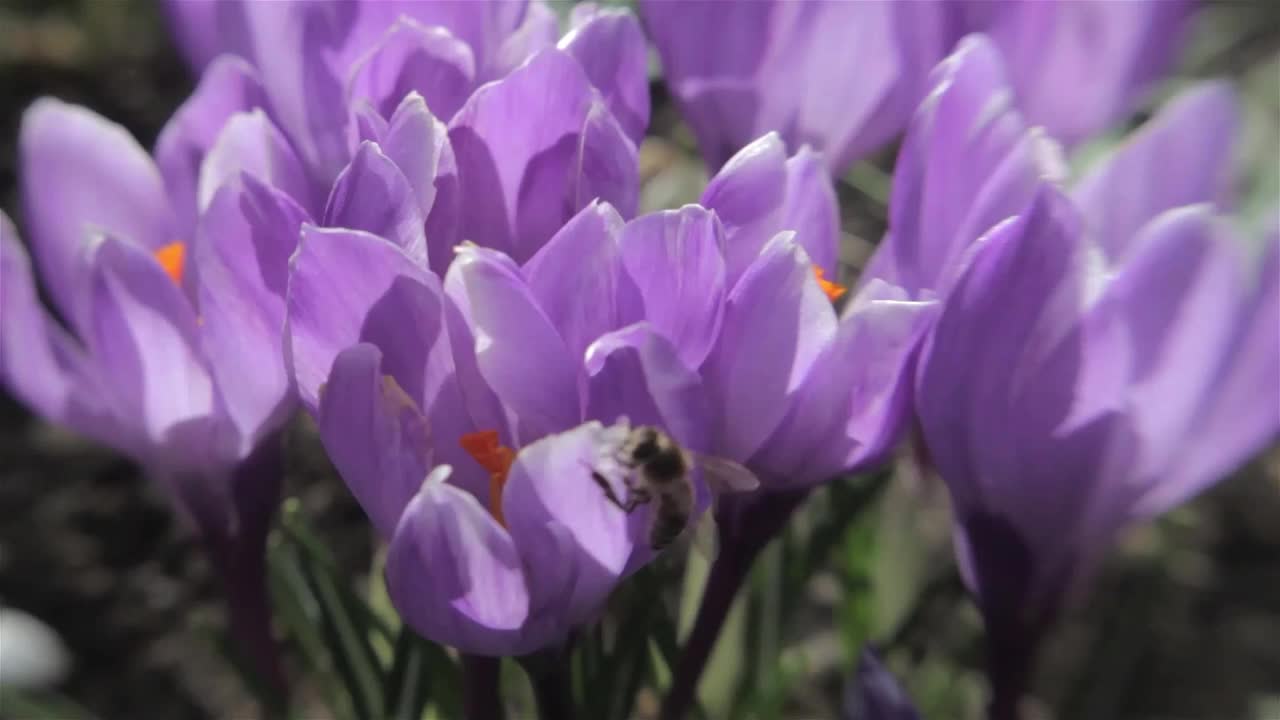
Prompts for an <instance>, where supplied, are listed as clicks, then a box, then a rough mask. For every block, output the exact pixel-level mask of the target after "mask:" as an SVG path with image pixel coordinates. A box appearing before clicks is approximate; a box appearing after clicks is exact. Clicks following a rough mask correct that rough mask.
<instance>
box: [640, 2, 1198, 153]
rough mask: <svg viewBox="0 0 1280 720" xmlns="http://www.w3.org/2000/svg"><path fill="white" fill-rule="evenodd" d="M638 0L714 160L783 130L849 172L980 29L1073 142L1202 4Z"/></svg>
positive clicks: (1042, 114)
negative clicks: (949, 56) (961, 44)
mask: <svg viewBox="0 0 1280 720" xmlns="http://www.w3.org/2000/svg"><path fill="white" fill-rule="evenodd" d="M640 10H641V15H642V17H643V19H644V22H645V28H646V30H647V32H648V34H649V37H650V38H651V40H652V41H653V43H654V45H655V46H656V48H657V50H658V53H659V55H660V56H661V58H662V63H663V74H664V76H665V79H666V83H667V86H668V87H669V88H670V89H671V92H672V94H673V95H674V96H675V100H676V102H677V103H678V104H679V105H680V107H681V111H682V113H683V115H684V118H685V120H686V122H688V123H689V125H690V127H691V128H692V130H693V132H694V135H695V136H696V137H697V139H698V148H699V151H700V152H701V153H702V156H703V159H704V160H705V161H706V163H707V166H708V167H709V168H711V169H713V170H714V169H716V168H719V167H720V166H721V165H722V164H723V163H724V162H726V161H727V160H728V159H729V158H730V157H732V156H733V154H734V153H735V152H737V151H738V149H740V148H742V147H744V146H746V145H747V144H748V143H750V142H751V141H752V140H754V139H755V138H757V137H759V136H760V135H762V134H764V133H766V132H769V131H776V132H779V133H781V134H782V137H783V139H784V140H785V141H786V143H787V145H788V147H790V148H792V149H796V148H799V147H800V146H801V145H806V144H807V145H810V146H811V147H813V148H814V149H816V150H817V151H818V152H819V153H820V154H821V155H822V156H823V162H824V164H825V165H826V167H827V169H828V170H829V171H830V172H831V174H832V175H840V174H842V173H843V172H844V171H846V170H847V169H848V168H849V166H850V165H852V164H853V163H854V162H855V161H857V160H859V159H862V158H864V157H866V156H867V155H868V154H870V153H871V152H873V151H875V150H877V149H879V148H881V147H882V146H884V145H885V144H886V143H887V142H889V141H890V140H892V139H893V138H895V137H896V136H897V135H898V134H899V133H901V132H902V131H903V130H904V129H905V127H906V125H907V123H908V122H909V121H910V119H911V116H912V113H913V112H914V111H915V108H916V105H917V103H919V102H920V101H921V100H922V99H924V97H925V95H926V93H927V91H928V89H929V86H930V84H929V81H928V78H929V73H930V71H931V70H932V68H933V66H934V65H935V64H936V63H937V62H938V61H939V60H941V59H942V58H943V57H944V56H946V55H947V54H948V53H949V52H950V50H951V48H952V47H953V46H954V45H955V43H956V41H957V40H958V39H960V38H961V37H963V36H964V35H966V34H968V33H972V32H984V33H988V34H989V36H990V38H991V41H992V42H993V43H994V44H995V45H996V46H997V48H998V49H999V50H1000V51H1001V52H1002V53H1003V54H1005V55H1006V56H1007V57H1009V58H1010V65H1011V67H1012V68H1013V71H1012V72H1011V84H1010V90H1011V91H1012V92H1013V93H1014V94H1015V96H1016V97H1017V101H1018V104H1019V107H1020V108H1022V110H1023V112H1025V113H1026V115H1027V116H1028V118H1029V119H1030V121H1031V122H1033V123H1035V124H1037V125H1042V126H1046V127H1047V128H1048V129H1049V130H1050V132H1051V133H1053V135H1054V136H1055V137H1057V138H1059V139H1060V140H1061V141H1063V142H1070V143H1075V142H1077V141H1080V140H1083V139H1086V138H1088V137H1091V136H1093V135H1095V134H1097V133H1099V132H1101V131H1103V130H1106V129H1108V128H1109V127H1110V126H1111V125H1113V124H1114V123H1115V122H1116V121H1118V120H1120V119H1122V118H1123V117H1124V116H1125V114H1127V113H1129V112H1132V111H1133V110H1134V109H1135V106H1136V104H1137V103H1138V102H1140V101H1141V100H1143V99H1144V96H1145V94H1146V93H1148V92H1149V91H1150V90H1151V89H1152V87H1153V86H1154V85H1155V84H1156V82H1157V81H1158V80H1159V79H1160V78H1161V77H1162V75H1163V74H1164V73H1165V72H1167V71H1168V70H1169V69H1170V67H1171V66H1172V64H1173V61H1174V60H1175V59H1176V58H1175V57H1174V53H1175V51H1176V50H1177V49H1178V48H1179V47H1181V40H1182V36H1183V34H1184V33H1185V27H1186V24H1187V23H1186V20H1187V18H1188V16H1189V15H1190V10H1191V4H1190V3H1189V2H1184V1H1183V0H1168V1H1160V2H1122V3H1106V2H1099V3H1093V2H1077V1H1075V0H1045V1H1044V2H1031V3H1027V2H1015V1H1013V0H952V1H949V2H930V1H928V0H925V1H922V2H893V1H892V0H863V1H861V2H842V1H841V0H812V1H810V2H800V3H797V2H785V1H782V0H767V1H765V2H740V3H724V2H717V1H716V0H695V1H694V2H682V3H672V2H666V1H665V0H642V2H641V3H640ZM852 77H856V78H857V82H851V81H850V78H852ZM1064 87H1070V88H1076V89H1078V91H1076V90H1073V91H1072V92H1063V91H1062V88H1064Z"/></svg>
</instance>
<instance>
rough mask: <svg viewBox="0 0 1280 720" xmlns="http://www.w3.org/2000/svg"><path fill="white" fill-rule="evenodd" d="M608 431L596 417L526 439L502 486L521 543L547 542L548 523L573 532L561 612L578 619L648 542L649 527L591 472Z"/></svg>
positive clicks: (594, 607)
mask: <svg viewBox="0 0 1280 720" xmlns="http://www.w3.org/2000/svg"><path fill="white" fill-rule="evenodd" d="M610 438H611V435H610V434H609V432H608V430H607V429H606V428H605V427H604V426H603V425H601V424H600V423H595V422H591V423H586V424H584V425H580V426H578V427H576V428H574V429H572V430H570V431H568V432H565V433H561V434H559V435H553V436H550V437H546V438H543V439H541V440H539V441H537V442H534V443H532V444H529V445H526V446H525V447H524V448H523V449H521V451H520V454H519V455H518V456H517V457H516V461H515V463H514V464H513V465H512V466H511V474H510V475H509V476H508V479H507V485H506V488H505V490H504V491H503V498H502V502H503V512H504V514H505V515H506V517H507V523H508V525H509V527H510V528H511V536H512V537H513V539H514V540H515V542H516V543H517V545H518V546H520V547H524V546H526V545H533V544H535V543H537V542H539V541H541V538H540V537H539V535H540V533H541V529H542V528H543V527H545V526H546V525H548V524H552V523H554V524H557V525H559V526H561V527H563V528H565V529H566V530H567V531H568V537H569V539H570V540H571V542H570V544H569V548H568V549H569V553H568V557H565V558H563V559H562V560H561V562H568V563H572V564H573V566H574V567H575V570H576V572H575V579H576V583H575V587H574V589H573V593H572V596H571V597H570V598H569V599H568V601H567V602H566V606H565V607H562V608H558V611H559V612H561V613H563V614H565V615H567V616H568V617H569V618H571V621H576V622H581V621H583V620H585V619H587V618H588V617H590V616H591V615H593V614H594V613H595V612H596V611H598V610H599V608H600V606H601V605H602V604H603V603H604V600H605V598H607V597H608V595H609V593H610V591H612V590H613V587H614V585H615V584H616V583H617V582H618V580H619V578H620V577H621V575H622V573H623V571H624V570H625V569H626V565H627V560H628V559H629V558H630V556H631V553H632V550H633V549H634V547H635V546H636V545H637V544H639V543H638V542H637V540H639V541H640V542H643V534H642V533H643V529H642V528H639V527H636V526H635V524H634V523H632V522H631V520H632V518H631V516H629V515H628V514H627V513H625V512H623V511H622V510H621V509H619V508H618V507H617V506H616V505H614V504H612V503H611V502H609V500H608V499H607V498H606V496H605V495H604V493H603V492H601V491H600V488H599V486H598V485H597V484H596V481H595V480H594V479H593V478H592V476H591V473H592V469H593V467H595V466H596V465H598V464H600V462H601V460H602V456H603V454H604V453H607V452H609V439H610ZM529 572H530V574H531V575H533V574H537V573H545V572H547V570H546V569H544V568H529Z"/></svg>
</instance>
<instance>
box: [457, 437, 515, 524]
mask: <svg viewBox="0 0 1280 720" xmlns="http://www.w3.org/2000/svg"><path fill="white" fill-rule="evenodd" d="M458 444H460V445H461V446H462V449H463V450H466V451H467V454H468V455H470V456H471V457H473V458H475V460H476V462H478V463H480V467H482V468H484V469H485V470H487V471H488V472H489V512H490V513H492V514H493V519H494V520H497V521H498V523H499V524H500V525H502V526H503V527H506V526H507V519H506V517H505V516H504V515H503V514H502V490H503V488H504V487H506V484H507V473H508V472H510V471H511V464H512V463H513V462H515V459H516V451H515V450H512V449H511V448H509V447H507V446H505V445H503V444H502V443H501V442H499V440H498V431H497V430H480V431H478V432H473V433H466V434H465V435H463V436H462V438H461V439H460V440H459V441H458Z"/></svg>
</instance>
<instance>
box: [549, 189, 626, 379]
mask: <svg viewBox="0 0 1280 720" xmlns="http://www.w3.org/2000/svg"><path fill="white" fill-rule="evenodd" d="M622 225H623V223H622V217H621V216H619V215H618V212H617V211H616V210H614V209H613V208H612V207H611V206H609V205H608V204H605V203H595V202H593V203H591V204H590V205H588V206H586V207H585V208H583V209H582V211H581V212H579V213H578V214H577V215H575V216H574V217H573V219H572V220H570V221H569V222H568V223H567V224H565V226H564V227H563V228H561V229H560V231H559V232H557V233H556V234H555V235H554V236H553V237H552V238H551V240H549V241H548V242H547V244H546V245H544V246H542V249H541V250H539V251H538V253H537V254H536V255H534V256H533V257H532V258H530V260H529V262H528V263H527V264H525V266H524V274H525V277H527V278H528V279H529V290H530V291H532V293H533V296H534V297H535V298H536V299H537V301H538V304H539V305H540V306H541V307H542V310H543V312H545V313H546V314H547V317H548V318H549V319H550V320H551V323H552V324H553V325H555V327H556V329H557V330H559V331H560V337H561V338H563V339H564V343H565V345H566V346H567V347H568V349H569V354H570V355H572V356H573V357H574V358H578V359H581V358H582V357H583V352H585V351H586V349H587V346H588V345H590V344H591V343H592V342H594V341H595V339H596V338H598V337H600V336H601V335H604V334H605V333H607V332H610V331H612V330H616V329H618V328H619V327H622V326H623V325H626V324H629V323H630V322H631V321H634V320H637V319H639V313H640V307H639V296H638V295H637V291H636V288H635V285H634V283H633V282H632V281H631V276H630V275H628V274H627V272H626V270H625V269H624V268H623V265H622V253H621V250H620V249H619V247H618V236H619V235H620V234H621V232H622ZM566 268H573V271H572V272H566V271H565V269H566Z"/></svg>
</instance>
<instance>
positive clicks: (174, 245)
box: [152, 240, 187, 286]
mask: <svg viewBox="0 0 1280 720" xmlns="http://www.w3.org/2000/svg"><path fill="white" fill-rule="evenodd" d="M152 255H154V256H155V259H156V261H157V262H159V263H160V267H162V268H164V271H165V272H166V273H168V274H169V277H170V278H171V279H172V280H173V283H174V284H175V285H178V286H181V285H182V271H183V268H184V267H185V266H186V261H187V244H186V243H184V242H182V241H181V240H174V241H173V242H171V243H169V244H168V245H164V246H162V247H159V248H156V251H155V252H154V253H152Z"/></svg>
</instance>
